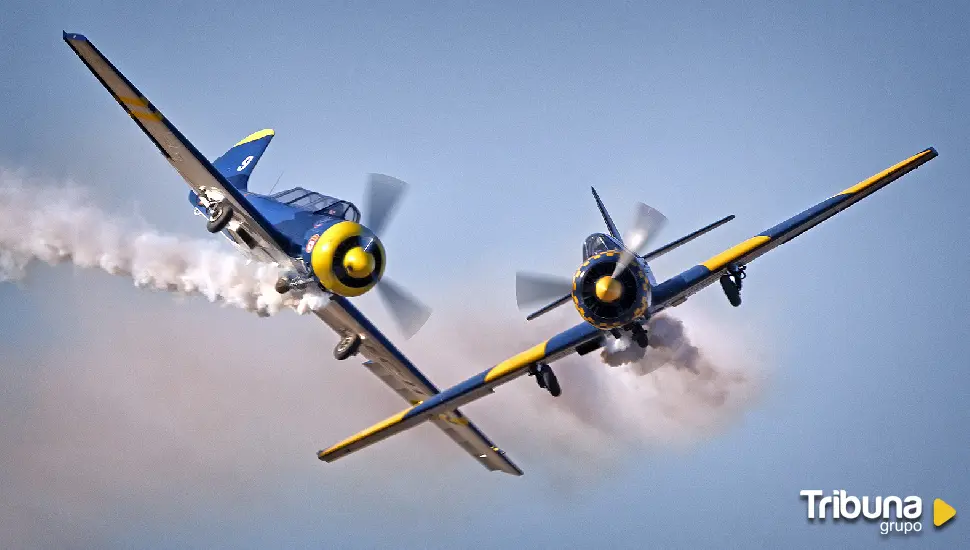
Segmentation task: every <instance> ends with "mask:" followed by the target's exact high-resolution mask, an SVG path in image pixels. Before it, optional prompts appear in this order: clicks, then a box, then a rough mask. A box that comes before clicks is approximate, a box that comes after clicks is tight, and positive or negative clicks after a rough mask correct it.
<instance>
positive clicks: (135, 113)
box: [64, 32, 293, 266]
mask: <svg viewBox="0 0 970 550" xmlns="http://www.w3.org/2000/svg"><path fill="white" fill-rule="evenodd" d="M64 41H65V42H67V44H68V46H70V47H71V49H72V50H74V53H76V54H77V55H78V57H80V58H81V61H82V62H84V64H85V65H86V66H87V68H88V69H90V70H91V72H92V73H94V76H95V77H96V78H97V79H98V81H100V82H101V84H102V85H104V87H105V88H106V89H107V90H108V92H109V93H110V94H111V96H112V97H114V98H115V100H116V101H117V102H118V104H119V105H121V108H122V109H124V110H125V112H126V113H128V115H129V116H130V117H131V119H132V120H134V121H135V124H137V125H138V127H139V128H141V130H142V131H143V132H145V135H146V136H148V139H150V140H151V141H152V143H154V144H155V147H157V148H158V151H159V152H160V153H162V156H164V157H165V160H167V161H168V162H169V164H171V165H172V167H173V168H175V170H177V171H178V173H179V174H180V175H181V176H182V178H183V179H185V181H186V183H188V184H189V186H190V187H191V188H192V189H194V190H195V192H196V193H199V194H200V195H201V194H204V193H205V191H206V190H210V189H211V190H215V191H217V192H218V194H220V195H222V196H223V197H224V198H225V200H226V201H228V202H229V204H230V205H232V207H233V211H234V217H236V218H241V220H242V223H243V224H244V225H245V226H246V229H247V231H248V232H249V233H250V234H251V235H252V236H254V237H255V238H256V239H257V240H258V241H259V244H260V245H261V247H262V248H263V249H264V250H266V252H267V253H268V254H269V255H270V257H272V259H273V260H274V261H276V262H278V263H280V264H281V265H286V266H289V265H291V263H292V262H293V259H292V258H291V257H290V256H289V254H287V253H286V250H287V248H288V241H287V239H286V238H285V237H284V236H283V235H282V234H280V233H279V232H278V231H276V229H275V228H274V227H273V225H272V224H271V223H269V221H267V220H266V218H264V217H263V215H262V214H260V213H259V211H257V210H256V209H255V208H253V207H252V205H251V204H250V203H249V201H248V200H246V199H245V198H244V195H243V192H242V191H240V190H239V189H236V188H235V187H234V186H233V185H231V184H230V183H229V182H228V181H226V178H225V177H224V176H223V175H222V174H220V173H219V171H218V170H217V169H216V168H215V167H214V166H213V165H212V163H210V162H209V161H208V160H207V159H206V158H205V157H204V156H203V155H202V154H201V153H199V151H198V149H196V148H195V146H193V145H192V143H190V142H189V140H187V139H186V138H185V136H183V135H182V133H181V132H179V131H178V129H177V128H176V127H175V126H174V125H173V124H172V123H171V122H169V120H168V119H166V118H165V116H163V115H162V113H161V112H160V111H159V110H158V109H156V108H155V106H154V105H153V104H152V103H151V102H150V101H148V99H146V98H145V96H144V95H142V93H141V92H139V91H138V89H137V88H135V86H134V84H132V83H131V82H130V81H129V80H128V79H127V78H125V75H123V74H121V71H119V70H118V69H117V68H115V66H114V65H112V64H111V62H110V61H108V59H107V58H106V57H105V56H104V55H103V54H102V53H101V52H100V51H98V49H97V48H96V47H94V44H92V43H91V41H90V40H88V39H87V38H85V37H84V36H82V35H80V34H71V33H66V32H65V33H64Z"/></svg>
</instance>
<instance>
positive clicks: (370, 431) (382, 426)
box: [318, 409, 411, 456]
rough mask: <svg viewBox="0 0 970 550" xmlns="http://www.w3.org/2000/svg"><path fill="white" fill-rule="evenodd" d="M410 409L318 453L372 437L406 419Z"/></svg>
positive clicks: (322, 453) (323, 454) (329, 451)
mask: <svg viewBox="0 0 970 550" xmlns="http://www.w3.org/2000/svg"><path fill="white" fill-rule="evenodd" d="M410 410H411V409H405V410H403V411H401V412H399V413H397V414H395V415H394V416H392V417H390V418H388V419H386V420H384V421H382V422H378V423H377V424H374V425H373V426H371V427H370V428H367V429H366V430H362V431H359V432H357V433H355V434H354V435H352V436H350V437H348V438H347V439H344V440H343V441H341V442H340V443H337V444H336V445H333V446H331V447H330V448H329V449H327V450H325V451H320V452H319V453H318V456H325V455H327V454H329V453H331V452H333V451H336V450H338V449H343V448H344V447H347V446H349V445H353V444H354V443H357V442H358V441H360V440H361V439H364V438H367V437H370V436H372V435H374V434H376V433H377V432H380V431H382V430H384V429H386V428H390V427H391V426H393V425H395V424H397V423H399V422H401V421H402V420H404V415H406V414H407V413H408V412H409V411H410Z"/></svg>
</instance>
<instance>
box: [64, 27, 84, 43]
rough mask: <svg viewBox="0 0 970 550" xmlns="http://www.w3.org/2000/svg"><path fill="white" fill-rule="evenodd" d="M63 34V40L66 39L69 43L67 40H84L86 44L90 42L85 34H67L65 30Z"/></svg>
mask: <svg viewBox="0 0 970 550" xmlns="http://www.w3.org/2000/svg"><path fill="white" fill-rule="evenodd" d="M61 33H62V35H63V38H64V40H65V41H67V40H82V41H84V42H87V41H88V39H87V37H85V36H84V35H83V34H80V33H76V32H67V31H64V30H62V31H61Z"/></svg>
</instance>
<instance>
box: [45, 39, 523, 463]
mask: <svg viewBox="0 0 970 550" xmlns="http://www.w3.org/2000/svg"><path fill="white" fill-rule="evenodd" d="M63 38H64V41H65V42H66V43H67V44H68V45H69V46H70V47H71V49H72V50H74V53H76V54H77V55H78V57H79V58H80V59H81V61H82V62H83V63H84V65H85V66H87V68H88V69H89V70H90V71H91V72H92V73H93V74H94V76H95V77H96V78H97V79H98V81H100V82H101V84H102V85H103V86H104V87H105V88H106V89H107V90H108V92H109V93H110V94H111V96H112V97H113V98H114V99H115V101H117V102H118V104H119V105H121V107H122V109H124V110H125V112H126V113H127V114H128V115H129V116H130V117H131V119H132V120H133V121H134V122H135V124H137V125H138V127H139V128H140V129H141V130H142V132H144V133H145V135H146V136H147V137H148V139H149V140H151V142H152V143H153V144H154V145H155V146H156V147H157V148H158V150H159V152H160V153H161V154H162V156H163V157H165V159H166V160H167V161H168V162H169V164H171V165H172V167H173V168H175V170H176V171H177V172H178V173H179V174H180V175H181V176H182V178H183V179H184V180H185V181H186V183H188V185H189V187H190V188H191V190H190V191H189V202H190V203H191V205H192V206H193V208H194V209H195V210H194V211H195V213H196V214H200V215H202V216H204V217H205V218H206V220H207V221H206V229H207V230H208V231H209V232H210V233H222V234H223V235H224V236H225V237H226V238H227V239H228V240H229V241H230V242H231V243H232V244H233V245H234V246H235V247H236V248H237V249H238V250H239V251H240V252H242V253H243V254H244V255H245V256H246V257H248V258H250V259H253V260H259V261H265V262H272V263H275V264H277V265H279V266H281V267H282V268H283V270H284V274H283V276H282V277H280V279H279V280H278V281H277V282H276V285H275V287H276V291H277V292H279V293H280V294H285V293H287V292H290V291H292V290H303V289H307V288H315V289H318V290H320V291H322V292H323V293H325V294H327V295H328V297H329V299H328V300H327V303H326V305H324V306H322V307H320V308H317V309H316V310H314V313H315V314H316V315H317V317H319V318H320V319H321V320H322V321H323V322H324V323H326V324H327V325H328V326H329V327H330V328H331V329H333V330H334V331H335V332H336V333H337V334H338V335H339V336H340V340H339V342H338V343H337V345H336V347H335V348H334V357H335V358H337V359H340V360H344V359H347V358H349V357H351V356H354V355H357V354H360V355H363V356H364V357H365V358H366V361H364V366H365V367H366V368H367V369H368V370H370V371H371V372H373V373H374V374H375V375H376V376H378V377H379V378H380V379H381V381H383V382H384V383H385V384H387V385H388V386H390V387H391V389H393V390H394V391H395V392H396V393H397V394H398V395H400V396H401V397H403V398H404V399H405V400H407V401H408V402H409V403H411V404H415V403H420V402H422V401H425V400H427V399H429V398H431V397H432V396H434V395H436V394H438V393H439V390H438V388H437V387H435V385H434V384H432V383H431V381H430V380H428V379H427V378H426V377H425V376H424V375H423V374H422V373H421V371H419V370H418V369H417V368H416V367H415V366H414V364H412V363H411V361H410V360H408V358H407V357H405V356H404V354H403V353H401V351H400V350H399V349H398V348H397V347H396V346H394V344H392V343H391V342H390V341H389V340H388V339H387V337H386V336H384V334H382V333H381V332H380V331H379V330H378V329H377V327H375V326H374V325H373V323H371V322H370V321H369V320H368V319H367V318H366V317H365V316H364V315H363V314H362V313H361V312H360V311H359V310H358V309H357V308H356V307H354V305H353V304H351V303H350V301H349V300H348V298H353V297H357V296H360V295H362V294H364V293H366V292H368V291H369V290H370V289H372V288H375V289H376V290H377V293H378V295H379V296H380V298H381V299H382V301H383V302H384V304H385V305H386V306H387V308H388V310H389V311H390V312H391V314H392V316H393V318H394V319H395V320H396V321H397V323H398V324H399V325H400V327H401V329H402V331H403V332H404V333H405V334H406V335H407V336H410V335H413V334H414V333H415V332H416V331H417V330H418V329H419V328H420V327H421V326H422V325H423V324H424V322H425V321H426V320H427V319H428V317H429V316H430V309H429V308H428V307H427V306H425V305H424V304H422V303H421V302H420V301H418V300H417V299H416V298H414V297H413V296H412V295H411V294H410V293H408V292H407V291H406V290H405V289H404V288H403V287H401V286H400V285H398V284H396V283H393V282H392V281H390V280H388V279H387V278H386V277H384V268H385V262H386V255H385V250H384V246H383V244H382V243H381V240H380V238H379V235H381V234H382V232H383V230H384V228H385V227H386V225H387V223H388V221H389V220H390V218H391V216H392V214H393V213H394V211H395V209H396V207H397V205H398V202H399V200H400V199H401V197H402V195H403V193H404V191H405V189H406V184H405V183H404V182H402V181H400V180H398V179H395V178H392V177H390V176H385V175H382V174H372V175H371V176H370V179H369V180H368V186H367V189H366V197H365V198H366V205H365V206H366V209H365V210H366V213H367V216H368V217H367V221H366V223H364V224H361V223H360V218H361V213H360V211H359V210H358V209H357V207H356V206H355V205H354V204H352V203H350V202H348V201H345V200H340V199H337V198H335V197H329V196H326V195H322V194H320V193H317V192H314V191H309V190H307V189H304V188H302V187H296V188H293V189H289V190H286V191H282V192H279V193H276V194H273V195H264V194H259V193H254V192H252V191H250V190H249V188H248V183H249V178H250V175H251V174H252V172H253V169H254V168H255V167H256V163H257V162H258V161H259V159H260V157H261V156H262V155H263V153H264V152H265V151H266V148H267V147H268V146H269V143H270V141H271V140H272V139H273V136H274V135H275V133H274V131H273V130H270V129H267V130H262V131H259V132H255V133H253V134H251V135H249V136H248V137H246V138H244V139H243V140H241V141H239V142H238V143H236V144H235V145H234V146H233V147H232V148H231V149H229V150H228V151H227V152H226V153H225V154H223V155H222V156H220V157H218V158H217V159H216V160H214V161H212V162H209V160H207V159H206V158H205V157H204V156H203V155H202V154H201V153H200V152H199V150H198V149H196V148H195V146H193V145H192V143H191V142H189V140H188V139H186V138H185V136H183V135H182V133H181V132H180V131H179V130H178V129H177V128H176V127H175V125H173V124H172V122H171V121H169V120H168V119H167V118H166V117H165V116H164V115H163V114H162V113H161V111H159V110H158V109H157V108H156V107H155V105H154V104H152V103H151V102H150V101H148V99H147V98H146V97H145V96H144V95H143V94H142V93H141V92H140V91H138V89H137V88H135V86H134V84H132V83H131V82H130V81H129V80H128V79H127V78H126V77H125V76H124V75H123V74H122V73H121V72H120V71H119V70H118V69H117V68H115V66H114V65H113V64H112V63H111V62H110V61H108V59H107V58H106V57H105V56H104V55H103V54H102V53H101V52H100V51H99V50H98V49H97V48H96V47H95V46H94V44H92V43H91V41H90V40H88V39H87V38H85V37H84V36H82V35H80V34H73V33H67V32H65V33H64V34H63ZM432 422H433V423H435V424H436V425H437V426H438V427H439V428H441V429H442V430H443V431H444V432H445V434H447V435H448V436H449V437H450V438H451V439H452V440H454V441H455V442H456V443H457V444H458V445H459V446H461V447H462V448H463V449H465V451H467V452H468V453H469V454H471V455H472V456H473V457H475V459H476V460H478V461H479V462H480V463H481V464H482V465H483V466H485V467H486V468H488V469H490V470H500V471H503V472H506V473H510V474H514V475H521V473H522V471H521V470H520V469H519V468H518V467H517V466H516V465H515V464H514V463H513V462H512V461H511V460H509V459H508V458H507V457H506V456H505V453H504V452H503V451H502V450H501V449H499V448H498V447H496V446H495V444H494V443H492V441H491V440H489V439H488V437H486V436H485V434H483V433H482V432H481V431H480V430H479V429H478V428H476V427H475V425H474V424H472V423H471V421H470V420H469V419H468V417H466V416H465V415H464V414H462V413H461V411H459V410H458V409H457V408H455V409H449V410H444V409H443V410H441V411H439V412H438V413H437V415H436V416H435V418H434V419H432Z"/></svg>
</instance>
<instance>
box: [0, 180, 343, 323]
mask: <svg viewBox="0 0 970 550" xmlns="http://www.w3.org/2000/svg"><path fill="white" fill-rule="evenodd" d="M141 225H142V226H141V227H139V224H136V223H134V222H133V221H132V220H124V219H120V218H112V217H109V216H107V215H106V214H105V213H104V212H102V211H101V210H100V209H98V208H97V207H96V206H95V205H94V204H93V203H92V201H91V200H90V199H89V197H88V196H87V194H86V193H85V191H84V190H83V189H81V188H78V187H77V186H73V185H66V186H45V185H40V184H37V182H33V181H27V180H25V179H24V178H23V177H20V176H18V175H17V174H15V173H12V172H9V171H7V170H4V169H0V282H4V281H11V280H19V279H23V278H24V277H26V275H27V268H28V266H30V264H31V263H33V262H35V261H41V262H46V263H48V264H51V265H53V264H58V263H61V262H71V263H73V264H74V265H76V266H78V267H82V268H99V269H102V270H104V271H106V272H107V273H110V274H112V275H120V276H126V277H131V279H132V281H133V282H134V283H135V286H137V287H139V288H152V289H158V290H165V291H168V292H174V293H178V294H186V295H200V296H204V297H205V298H206V299H208V300H209V301H210V302H218V303H222V304H225V305H229V306H234V307H239V308H242V309H245V310H247V311H251V312H254V313H256V314H258V315H261V316H266V315H272V314H275V313H277V312H279V311H280V310H281V309H283V308H286V307H292V308H295V309H297V311H298V312H300V313H305V312H306V311H308V310H309V308H315V307H319V306H320V305H322V300H325V298H324V297H323V296H322V295H320V294H317V293H310V292H307V293H303V294H298V293H295V292H291V293H288V294H287V295H286V296H281V295H280V294H279V293H277V292H276V290H275V289H274V283H275V282H276V280H277V279H278V278H279V276H280V273H281V270H280V268H279V267H277V266H275V265H273V264H266V263H259V262H251V263H247V261H246V260H245V259H244V258H243V257H242V255H240V254H238V253H235V252H228V251H222V250H220V249H219V247H218V246H217V245H216V243H215V242H214V241H212V240H209V241H202V240H189V239H182V238H178V237H174V236H171V235H163V234H160V233H158V232H155V231H152V230H150V229H148V228H145V227H144V226H143V224H141Z"/></svg>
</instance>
